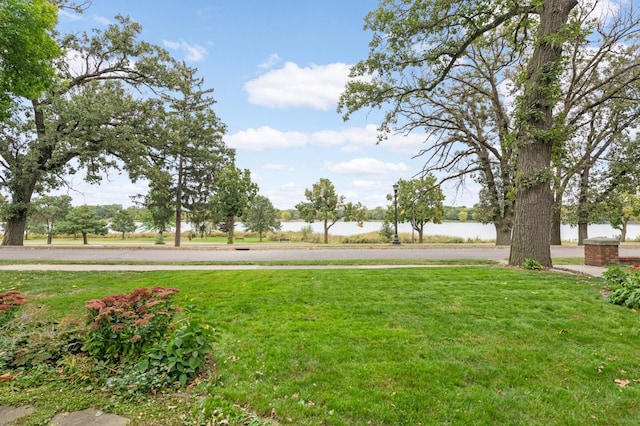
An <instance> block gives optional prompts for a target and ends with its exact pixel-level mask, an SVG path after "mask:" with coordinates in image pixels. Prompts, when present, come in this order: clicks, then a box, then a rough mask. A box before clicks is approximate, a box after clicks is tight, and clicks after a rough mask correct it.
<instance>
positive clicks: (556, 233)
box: [551, 192, 562, 246]
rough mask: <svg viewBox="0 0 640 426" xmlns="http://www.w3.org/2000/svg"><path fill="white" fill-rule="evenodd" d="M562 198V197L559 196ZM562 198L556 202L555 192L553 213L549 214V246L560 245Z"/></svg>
mask: <svg viewBox="0 0 640 426" xmlns="http://www.w3.org/2000/svg"><path fill="white" fill-rule="evenodd" d="M560 197H562V195H560ZM561 213H562V198H560V201H558V194H557V192H556V194H555V199H554V200H553V211H552V213H551V245H552V246H560V245H562V234H561V232H560V228H561V226H560V225H561V224H562V216H561Z"/></svg>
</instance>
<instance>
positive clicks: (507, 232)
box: [495, 224, 511, 246]
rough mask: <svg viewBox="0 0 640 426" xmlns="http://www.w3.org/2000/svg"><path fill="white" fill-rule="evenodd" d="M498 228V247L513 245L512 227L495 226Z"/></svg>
mask: <svg viewBox="0 0 640 426" xmlns="http://www.w3.org/2000/svg"><path fill="white" fill-rule="evenodd" d="M495 227H496V245H497V246H508V245H511V227H505V226H503V225H501V224H495Z"/></svg>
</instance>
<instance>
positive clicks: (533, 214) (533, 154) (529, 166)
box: [509, 0, 578, 266]
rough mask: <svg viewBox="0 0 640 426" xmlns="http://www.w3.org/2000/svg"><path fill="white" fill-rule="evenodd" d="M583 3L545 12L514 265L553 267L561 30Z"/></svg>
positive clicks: (525, 130)
mask: <svg viewBox="0 0 640 426" xmlns="http://www.w3.org/2000/svg"><path fill="white" fill-rule="evenodd" d="M577 3H578V2H577V0H545V1H544V2H543V4H542V7H541V10H540V25H539V31H538V34H537V39H538V40H537V43H538V44H537V46H536V48H535V49H534V51H533V54H532V55H531V59H530V60H529V63H528V64H527V69H526V79H525V81H524V89H525V90H524V94H523V98H522V102H521V106H520V111H519V114H520V115H521V117H522V118H521V120H522V122H521V124H520V126H519V129H518V140H517V150H518V151H517V155H518V157H517V158H518V162H517V166H516V174H515V176H516V202H515V222H514V228H513V242H512V244H511V253H510V254H509V264H510V265H518V266H519V265H522V263H523V262H524V261H525V260H527V259H532V260H535V261H537V262H539V263H540V264H541V265H542V266H551V247H550V242H551V214H552V211H553V197H552V194H551V185H550V179H551V177H550V174H551V151H552V147H553V144H554V143H555V140H554V135H553V132H552V131H550V130H551V128H552V126H553V106H554V104H555V99H554V96H553V93H554V91H555V85H556V84H557V82H558V79H559V74H560V66H561V64H560V59H561V57H562V42H561V41H560V40H558V37H562V36H561V35H559V31H560V29H561V28H562V27H563V26H564V25H565V24H566V22H567V20H568V18H569V12H571V9H573V8H574V7H575V6H576V5H577Z"/></svg>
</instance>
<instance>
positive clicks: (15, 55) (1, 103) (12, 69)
mask: <svg viewBox="0 0 640 426" xmlns="http://www.w3.org/2000/svg"><path fill="white" fill-rule="evenodd" d="M57 22H58V9H57V8H56V6H55V5H54V4H52V3H51V2H50V1H49V0H3V1H2V2H0V119H5V118H6V116H7V112H8V109H9V106H10V104H11V100H12V97H23V98H27V99H35V98H37V97H38V96H40V94H41V93H42V92H43V91H44V90H45V89H48V88H49V87H51V86H52V85H53V82H54V77H55V68H54V66H53V63H52V61H53V59H55V58H57V57H59V56H60V54H61V51H60V49H59V48H58V44H57V43H56V41H55V40H54V39H53V38H52V33H53V31H54V29H55V26H56V24H57Z"/></svg>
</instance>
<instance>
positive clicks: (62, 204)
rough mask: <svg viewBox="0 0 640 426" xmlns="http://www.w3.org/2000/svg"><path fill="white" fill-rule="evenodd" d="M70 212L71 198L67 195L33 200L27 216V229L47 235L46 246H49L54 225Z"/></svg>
mask: <svg viewBox="0 0 640 426" xmlns="http://www.w3.org/2000/svg"><path fill="white" fill-rule="evenodd" d="M70 211H71V197H70V196H68V195H60V196H53V195H43V196H41V197H38V198H36V199H34V200H33V209H32V212H31V215H30V216H29V229H30V230H31V231H32V232H42V233H43V234H46V235H47V244H51V242H52V239H53V235H54V233H55V232H56V224H57V223H58V222H59V221H62V220H64V219H65V218H66V217H67V215H68V214H69V212H70Z"/></svg>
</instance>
